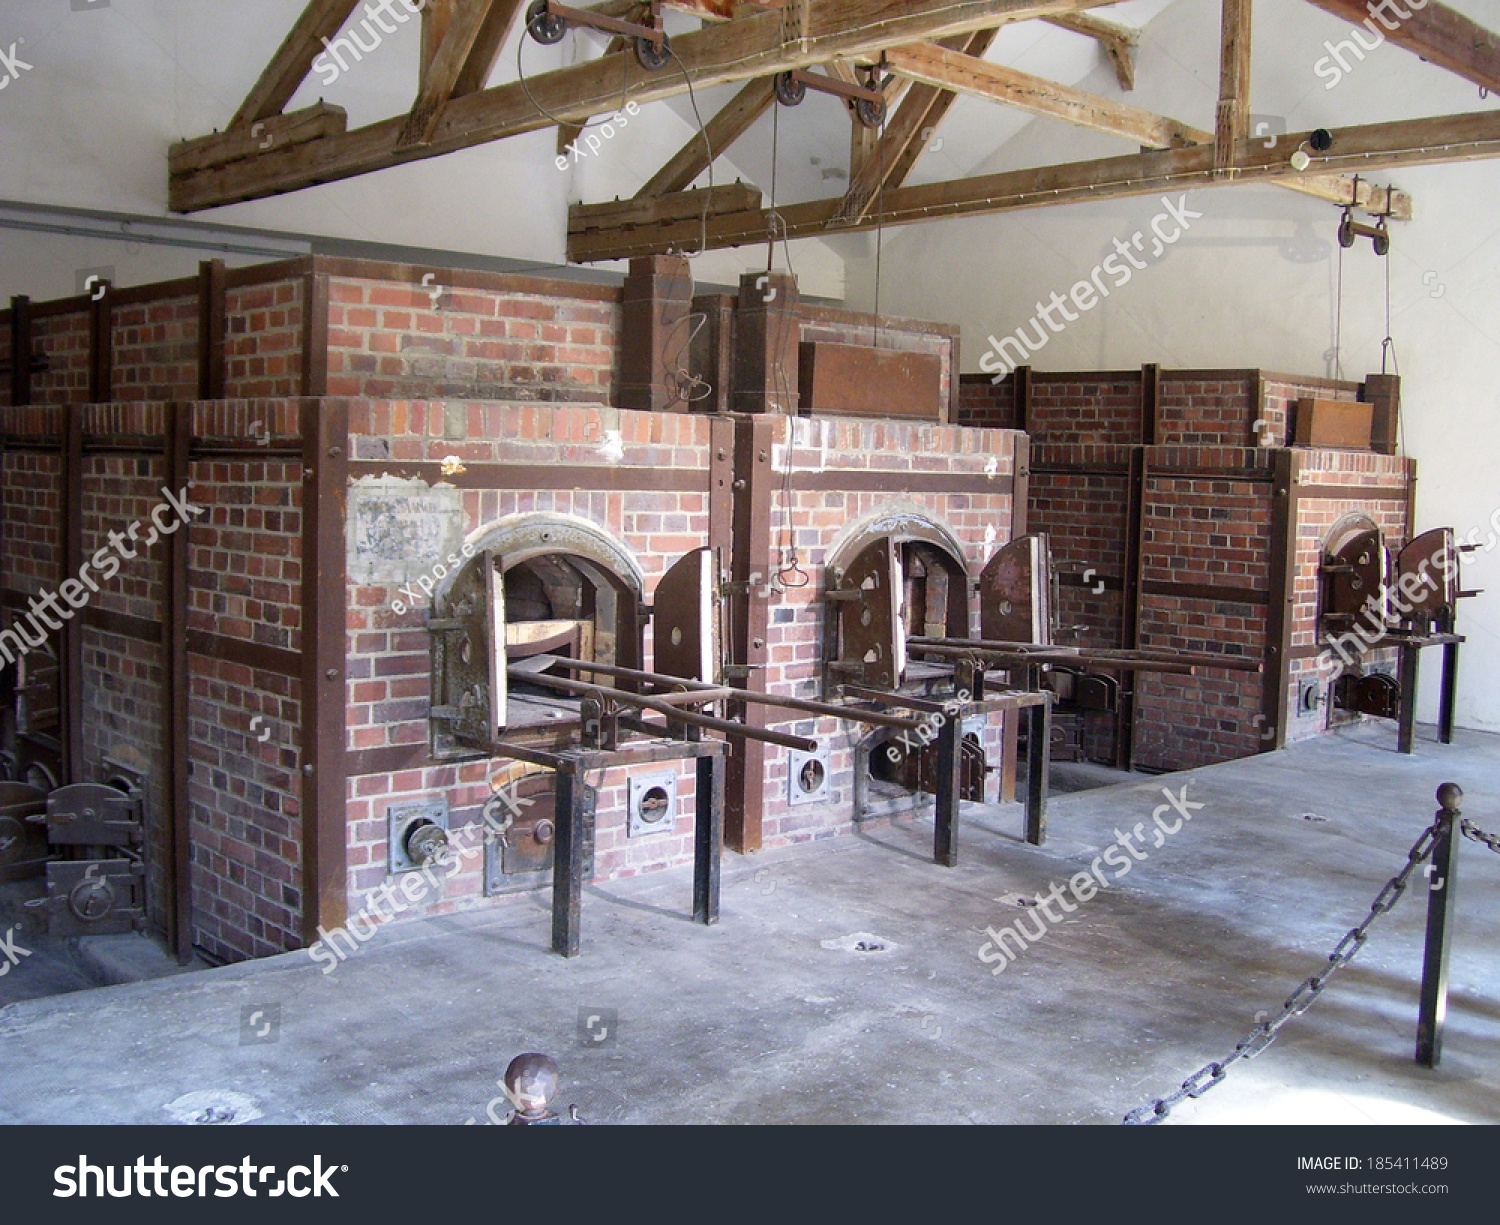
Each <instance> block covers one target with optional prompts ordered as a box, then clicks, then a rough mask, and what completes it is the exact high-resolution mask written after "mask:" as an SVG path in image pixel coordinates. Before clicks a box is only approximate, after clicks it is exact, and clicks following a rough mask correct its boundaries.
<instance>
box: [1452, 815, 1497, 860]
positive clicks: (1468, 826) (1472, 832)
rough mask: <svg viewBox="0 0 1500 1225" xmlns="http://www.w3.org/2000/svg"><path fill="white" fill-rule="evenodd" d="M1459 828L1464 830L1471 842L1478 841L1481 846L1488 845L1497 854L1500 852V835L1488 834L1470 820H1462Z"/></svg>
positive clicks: (1465, 835) (1464, 834)
mask: <svg viewBox="0 0 1500 1225" xmlns="http://www.w3.org/2000/svg"><path fill="white" fill-rule="evenodd" d="M1458 828H1459V829H1460V830H1462V831H1463V836H1464V837H1465V838H1467V839H1468V840H1469V841H1470V842H1477V843H1479V845H1480V846H1487V847H1489V848H1490V850H1492V851H1494V852H1495V853H1496V854H1500V835H1497V834H1487V833H1485V832H1484V830H1482V829H1480V828H1479V826H1477V825H1475V824H1474V822H1472V821H1469V820H1464V821H1460V822H1459V823H1458Z"/></svg>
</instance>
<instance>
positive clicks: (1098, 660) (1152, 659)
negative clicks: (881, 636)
mask: <svg viewBox="0 0 1500 1225" xmlns="http://www.w3.org/2000/svg"><path fill="white" fill-rule="evenodd" d="M908 642H909V645H910V646H911V647H912V648H913V649H921V650H924V651H927V650H931V651H933V653H934V654H948V653H949V652H950V651H951V650H969V651H977V652H979V653H981V654H996V655H1007V656H1010V657H1012V658H1018V659H1025V660H1028V661H1030V662H1032V663H1064V664H1066V663H1087V664H1097V665H1098V666H1100V667H1105V666H1110V667H1124V666H1126V665H1142V666H1141V668H1140V670H1141V671H1156V670H1158V669H1151V668H1147V667H1145V666H1144V665H1147V664H1153V663H1156V664H1176V665H1184V666H1189V667H1197V668H1223V669H1225V670H1227V671H1230V672H1260V671H1262V670H1263V669H1264V665H1263V664H1262V663H1261V662H1260V661H1259V660H1255V659H1244V658H1241V657H1239V656H1235V655H1208V654H1202V653H1198V652H1193V651H1120V650H1114V649H1112V648H1106V647H1065V646H1043V645H1042V644H1040V643H1035V642H994V641H990V640H987V639H982V638H973V639H970V638H911V639H909V640H908ZM1165 670H1167V671H1170V670H1171V669H1165Z"/></svg>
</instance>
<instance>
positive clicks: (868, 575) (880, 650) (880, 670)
mask: <svg viewBox="0 0 1500 1225" xmlns="http://www.w3.org/2000/svg"><path fill="white" fill-rule="evenodd" d="M904 590H905V582H904V578H903V576H902V572H901V551H900V546H898V545H897V544H896V542H895V540H894V539H893V538H892V537H889V536H886V537H883V538H881V539H880V540H877V541H875V542H874V543H872V544H870V545H868V546H866V547H865V548H864V549H862V550H861V551H860V552H859V554H858V555H857V556H856V557H855V558H854V560H853V561H852V562H850V563H849V567H848V569H846V570H845V571H844V572H843V573H842V574H839V575H837V576H836V577H835V578H834V586H833V588H832V590H830V591H829V593H828V598H829V599H830V600H832V601H833V602H834V604H835V606H836V607H837V609H838V620H839V656H838V669H837V670H838V673H839V679H840V680H842V681H844V682H846V683H854V684H862V685H867V686H869V687H870V688H872V689H894V688H896V686H898V685H899V684H900V683H901V678H902V675H903V674H904V673H905V672H906V625H905V623H904V622H903V620H902V612H903V610H902V607H901V598H902V592H903V591H904Z"/></svg>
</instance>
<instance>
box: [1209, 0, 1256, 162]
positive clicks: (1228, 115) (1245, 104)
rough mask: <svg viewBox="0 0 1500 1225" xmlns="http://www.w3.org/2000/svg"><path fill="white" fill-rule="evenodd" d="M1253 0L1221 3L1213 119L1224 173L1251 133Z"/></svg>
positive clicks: (1217, 155)
mask: <svg viewBox="0 0 1500 1225" xmlns="http://www.w3.org/2000/svg"><path fill="white" fill-rule="evenodd" d="M1252 4H1253V0H1221V4H1220V22H1219V107H1218V111H1217V113H1216V117H1215V120H1214V165H1215V166H1216V167H1218V168H1219V169H1221V170H1223V171H1225V172H1226V173H1227V172H1228V170H1229V167H1230V163H1231V162H1233V161H1234V150H1235V146H1237V145H1238V144H1239V143H1240V142H1241V141H1242V140H1244V139H1245V137H1246V136H1247V135H1249V132H1250V11H1251V7H1252Z"/></svg>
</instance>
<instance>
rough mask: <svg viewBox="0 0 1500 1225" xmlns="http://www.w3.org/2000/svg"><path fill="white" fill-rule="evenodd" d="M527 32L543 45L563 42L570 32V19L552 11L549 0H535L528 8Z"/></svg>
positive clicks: (548, 45) (547, 45)
mask: <svg viewBox="0 0 1500 1225" xmlns="http://www.w3.org/2000/svg"><path fill="white" fill-rule="evenodd" d="M526 32H527V33H528V34H530V35H531V37H532V38H534V39H536V40H537V42H539V43H541V44H542V46H544V47H550V46H552V45H553V44H554V43H560V42H562V40H563V35H565V34H566V33H567V32H568V19H567V18H566V17H559V16H557V15H556V14H554V13H552V12H550V11H549V6H548V4H547V0H533V3H532V5H531V7H530V8H528V9H527V10H526Z"/></svg>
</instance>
